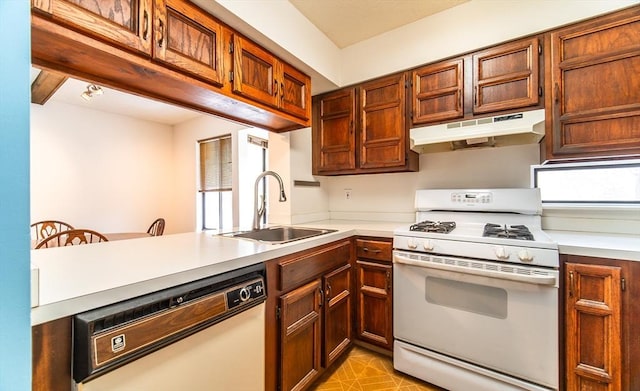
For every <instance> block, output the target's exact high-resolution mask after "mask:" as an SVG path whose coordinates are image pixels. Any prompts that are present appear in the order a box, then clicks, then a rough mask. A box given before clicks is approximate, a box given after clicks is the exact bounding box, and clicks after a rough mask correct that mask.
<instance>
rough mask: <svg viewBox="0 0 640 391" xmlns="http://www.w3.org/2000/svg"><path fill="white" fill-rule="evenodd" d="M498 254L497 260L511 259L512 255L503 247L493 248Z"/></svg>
mask: <svg viewBox="0 0 640 391" xmlns="http://www.w3.org/2000/svg"><path fill="white" fill-rule="evenodd" d="M493 250H494V251H495V253H496V258H498V259H509V256H510V254H509V253H508V252H507V250H506V249H505V248H504V247H502V246H496V247H494V248H493Z"/></svg>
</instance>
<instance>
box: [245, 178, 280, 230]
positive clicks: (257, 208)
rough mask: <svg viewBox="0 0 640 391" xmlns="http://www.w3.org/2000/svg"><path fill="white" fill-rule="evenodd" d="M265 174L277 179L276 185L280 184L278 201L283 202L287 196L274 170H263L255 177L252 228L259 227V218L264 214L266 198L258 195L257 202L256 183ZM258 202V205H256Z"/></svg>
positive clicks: (257, 183) (258, 182)
mask: <svg viewBox="0 0 640 391" xmlns="http://www.w3.org/2000/svg"><path fill="white" fill-rule="evenodd" d="M267 175H271V176H273V177H274V178H276V179H277V180H278V185H280V199H279V201H280V202H285V201H286V200H287V196H286V195H285V194H284V184H283V183H282V178H280V175H278V174H277V173H276V172H274V171H265V172H263V173H262V174H260V175H258V177H257V178H256V185H255V188H254V192H253V229H260V218H261V217H262V215H264V212H265V210H266V206H267V205H266V204H267V203H266V200H265V198H264V196H262V197H260V202H258V185H259V184H260V180H262V178H264V177H266V176H267ZM258 204H260V205H258Z"/></svg>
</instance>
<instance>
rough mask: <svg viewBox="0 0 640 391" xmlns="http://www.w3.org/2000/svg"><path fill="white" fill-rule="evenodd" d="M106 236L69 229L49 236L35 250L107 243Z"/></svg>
mask: <svg viewBox="0 0 640 391" xmlns="http://www.w3.org/2000/svg"><path fill="white" fill-rule="evenodd" d="M108 241H109V239H107V237H106V236H104V235H103V234H101V233H99V232H96V231H93V230H90V229H70V230H67V231H62V232H58V233H57V234H54V235H51V236H49V237H48V238H46V239H44V240H43V241H41V242H40V243H38V244H37V245H36V247H35V248H36V249H40V248H51V247H62V246H76V245H79V244H90V243H99V242H108Z"/></svg>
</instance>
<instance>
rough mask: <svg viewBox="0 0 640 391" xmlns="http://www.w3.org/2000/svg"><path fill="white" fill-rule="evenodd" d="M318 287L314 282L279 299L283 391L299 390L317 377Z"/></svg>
mask: <svg viewBox="0 0 640 391" xmlns="http://www.w3.org/2000/svg"><path fill="white" fill-rule="evenodd" d="M320 286H321V285H320V280H319V279H317V280H314V281H312V282H310V283H308V284H306V285H304V286H301V287H300V288H298V289H294V290H293V291H291V292H289V293H287V294H285V295H283V296H282V297H280V319H281V322H280V327H281V329H280V330H281V336H280V361H281V368H280V378H281V380H280V383H281V387H282V389H283V390H298V389H302V388H304V387H306V386H307V385H309V384H310V383H311V382H312V381H313V380H315V378H316V377H317V376H318V374H319V373H320V343H321V335H320V332H321V324H320V321H321V317H320V305H321V303H322V293H321V290H320Z"/></svg>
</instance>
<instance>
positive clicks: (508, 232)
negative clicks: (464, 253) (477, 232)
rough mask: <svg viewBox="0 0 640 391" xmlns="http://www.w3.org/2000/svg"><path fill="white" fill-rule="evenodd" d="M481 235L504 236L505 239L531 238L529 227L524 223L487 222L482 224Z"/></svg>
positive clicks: (490, 236)
mask: <svg viewBox="0 0 640 391" xmlns="http://www.w3.org/2000/svg"><path fill="white" fill-rule="evenodd" d="M482 236H485V237H489V238H505V239H520V240H533V234H532V233H531V231H529V228H527V226H525V225H511V226H509V225H506V224H505V225H500V224H491V223H487V224H486V225H485V226H484V232H483V233H482Z"/></svg>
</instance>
